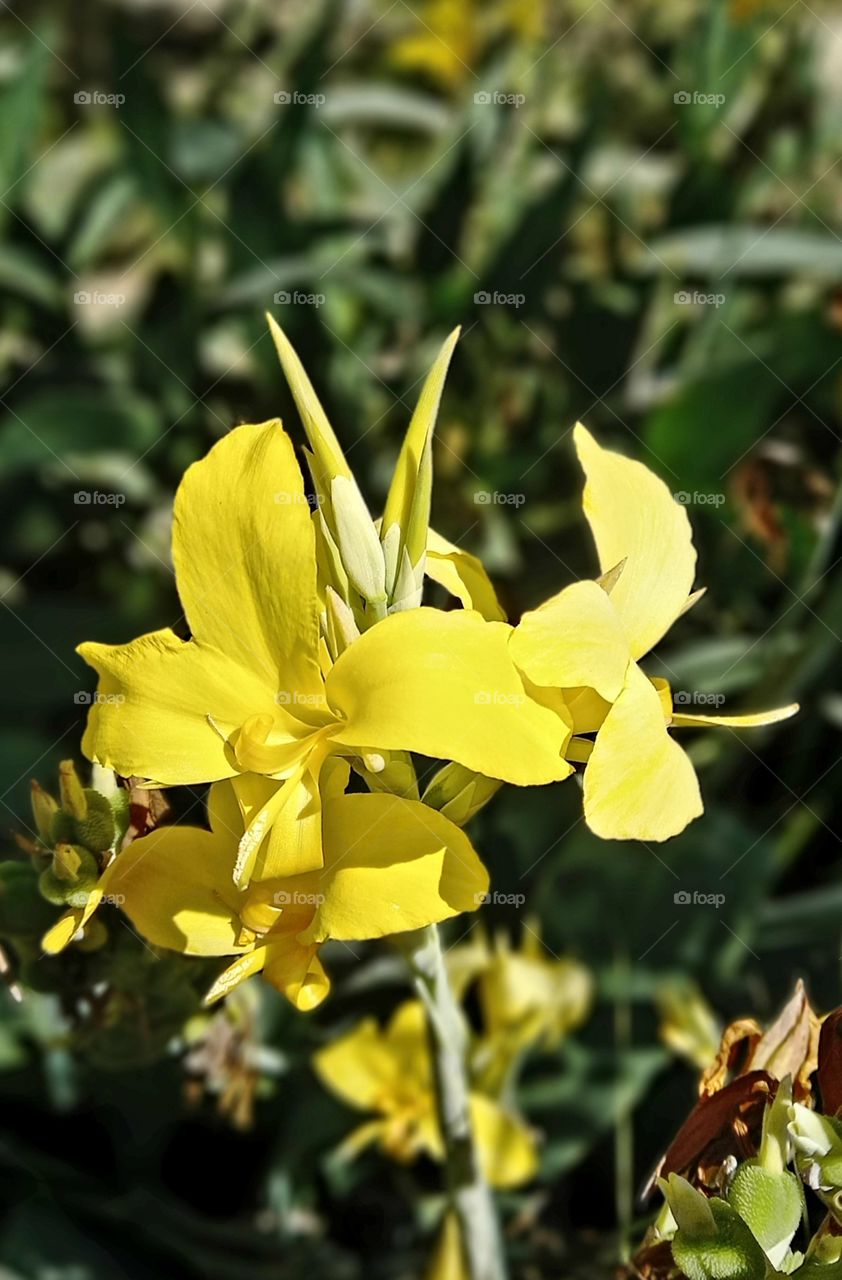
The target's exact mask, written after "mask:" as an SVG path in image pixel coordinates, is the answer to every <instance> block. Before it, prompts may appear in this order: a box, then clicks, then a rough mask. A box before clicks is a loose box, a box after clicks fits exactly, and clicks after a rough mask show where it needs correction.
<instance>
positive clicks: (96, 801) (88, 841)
mask: <svg viewBox="0 0 842 1280" xmlns="http://www.w3.org/2000/svg"><path fill="white" fill-rule="evenodd" d="M85 800H86V802H87V813H86V815H85V817H84V818H77V819H76V820H75V822H74V826H75V829H76V839H77V840H78V842H79V844H83V845H84V846H85V848H86V849H92V850H93V852H94V853H104V852H105V850H106V849H110V848H111V846H112V844H113V843H114V836H115V835H116V832H117V827H116V823H115V821H114V810H113V809H112V807H111V804H110V802H109V800H108V798H107V797H106V796H103V795H100V793H99V792H98V791H90V790H86V791H85Z"/></svg>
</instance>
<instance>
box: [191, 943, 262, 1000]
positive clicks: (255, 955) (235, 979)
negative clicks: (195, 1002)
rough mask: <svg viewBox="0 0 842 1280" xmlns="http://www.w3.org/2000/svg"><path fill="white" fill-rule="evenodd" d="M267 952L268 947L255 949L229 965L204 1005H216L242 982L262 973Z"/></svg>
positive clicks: (207, 995) (212, 988)
mask: <svg viewBox="0 0 842 1280" xmlns="http://www.w3.org/2000/svg"><path fill="white" fill-rule="evenodd" d="M267 952H268V948H267V947H255V949H254V950H253V951H248V952H246V953H245V955H241V956H238V957H237V959H236V960H235V961H234V962H233V964H229V965H228V967H227V968H225V969H223V970H222V973H221V974H220V975H219V977H218V978H217V979H216V981H215V982H214V984H213V986H212V987H211V988H210V990H209V991H208V992H207V994H206V996H205V998H204V1000H203V1002H202V1003H203V1004H206V1005H211V1004H215V1003H216V1001H217V1000H221V999H222V997H223V996H227V995H229V994H230V992H232V991H233V990H234V988H235V987H238V986H239V985H240V983H241V982H245V981H246V979H247V978H251V977H253V976H254V975H255V974H256V973H260V971H261V970H262V968H263V966H264V965H265V964H266V957H267Z"/></svg>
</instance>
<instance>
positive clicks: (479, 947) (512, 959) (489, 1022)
mask: <svg viewBox="0 0 842 1280" xmlns="http://www.w3.org/2000/svg"><path fill="white" fill-rule="evenodd" d="M447 968H448V974H449V977H450V981H451V983H452V985H453V989H454V991H455V992H456V994H457V996H459V997H460V998H464V996H465V994H466V993H467V992H468V990H470V989H472V988H474V989H475V990H476V994H477V998H478V1001H479V1008H480V1013H481V1017H482V1035H481V1036H480V1037H479V1038H478V1039H477V1041H476V1043H475V1046H474V1054H473V1069H474V1075H475V1077H476V1078H477V1079H480V1080H481V1081H482V1084H483V1087H484V1088H485V1089H486V1090H487V1091H489V1092H491V1093H494V1094H498V1093H500V1092H502V1091H503V1090H504V1089H506V1088H507V1087H508V1086H509V1085H510V1084H511V1080H512V1076H513V1074H514V1072H515V1071H516V1070H517V1067H518V1065H519V1062H520V1061H521V1059H522V1057H523V1055H524V1054H525V1053H526V1051H527V1050H529V1049H530V1048H533V1047H537V1046H541V1047H543V1048H547V1049H550V1048H553V1047H554V1046H555V1045H557V1044H558V1043H559V1042H560V1041H561V1040H562V1039H563V1038H564V1037H565V1036H566V1035H568V1034H569V1033H570V1032H571V1031H573V1030H574V1029H575V1028H576V1027H578V1026H579V1025H580V1024H581V1023H582V1022H584V1020H585V1018H586V1017H587V1016H588V1013H589V1012H590V1008H591V1003H592V1000H593V979H592V977H591V974H590V972H589V971H588V969H586V968H585V966H584V965H582V964H580V963H579V962H578V961H577V960H574V959H572V958H571V957H569V956H553V955H551V954H550V952H549V951H547V949H546V947H545V946H544V945H543V943H542V942H541V938H540V933H539V925H538V922H537V921H531V922H527V924H526V927H525V928H524V931H523V936H522V939H521V943H520V946H519V947H517V948H514V947H513V946H512V944H511V942H510V940H509V938H508V936H507V935H506V934H505V933H502V932H501V933H500V934H499V935H497V936H496V937H495V939H494V944H493V946H492V945H489V943H488V941H487V939H486V937H485V935H484V933H483V932H481V930H480V929H474V930H473V932H472V936H471V940H470V941H469V942H467V943H465V944H464V945H462V946H458V947H454V948H453V949H452V950H451V951H450V952H449V953H448V956H447Z"/></svg>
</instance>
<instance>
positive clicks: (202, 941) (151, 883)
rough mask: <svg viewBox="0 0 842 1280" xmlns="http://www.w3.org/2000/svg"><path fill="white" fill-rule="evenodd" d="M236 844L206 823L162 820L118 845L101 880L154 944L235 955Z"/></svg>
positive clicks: (205, 953) (200, 953)
mask: <svg viewBox="0 0 842 1280" xmlns="http://www.w3.org/2000/svg"><path fill="white" fill-rule="evenodd" d="M235 854H236V844H235V843H234V842H233V841H232V840H231V839H230V837H229V836H228V835H227V833H226V834H214V833H212V832H210V831H203V830H202V829H201V828H199V827H159V828H158V830H157V831H153V832H151V833H150V834H149V835H148V836H143V837H142V838H141V839H140V840H135V841H134V842H133V843H132V844H130V845H129V846H128V848H127V849H124V850H123V852H122V853H119V854H118V855H117V857H116V858H115V860H114V861H113V862H112V864H111V866H110V867H109V868H108V870H107V871H106V873H105V875H104V876H103V878H102V880H101V881H100V887H101V888H102V889H103V891H104V892H105V894H106V896H107V897H109V898H113V900H114V902H115V903H116V904H117V905H118V906H119V907H120V908H121V910H122V911H124V912H125V914H126V915H127V916H128V917H129V919H130V920H131V921H132V923H133V924H134V925H135V927H136V928H137V930H138V932H139V933H141V934H142V935H143V937H144V938H146V940H147V941H148V942H151V943H152V944H153V946H158V947H168V948H170V949H171V950H173V951H182V952H184V953H186V954H187V955H198V956H224V955H235V954H236V953H237V952H239V951H240V950H241V949H242V948H241V947H240V946H239V944H238V942H237V939H238V936H239V933H240V921H239V916H238V914H237V907H238V905H239V902H240V898H239V895H238V894H237V893H236V891H235V889H234V887H233V885H232V884H231V869H232V867H233V865H234V857H235Z"/></svg>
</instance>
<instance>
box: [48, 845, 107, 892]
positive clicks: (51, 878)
mask: <svg viewBox="0 0 842 1280" xmlns="http://www.w3.org/2000/svg"><path fill="white" fill-rule="evenodd" d="M57 868H58V870H57ZM68 870H71V873H72V874H71V876H70V877H68V875H67V871H68ZM98 880H99V865H98V863H97V860H96V858H95V857H94V855H93V854H92V853H91V852H90V851H89V850H88V849H84V848H83V847H82V846H81V845H78V844H76V845H59V847H58V849H57V850H56V852H55V855H54V857H53V865H52V866H51V867H47V869H46V871H42V872H41V875H40V876H39V877H38V888H39V890H40V892H41V895H42V897H44V898H46V899H47V901H48V902H52V903H54V904H55V905H56V906H59V907H65V906H78V905H79V899H80V896H84V894H86V893H90V891H91V889H93V887H94V886H95V884H96V883H97V881H98ZM74 899H75V901H74Z"/></svg>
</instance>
